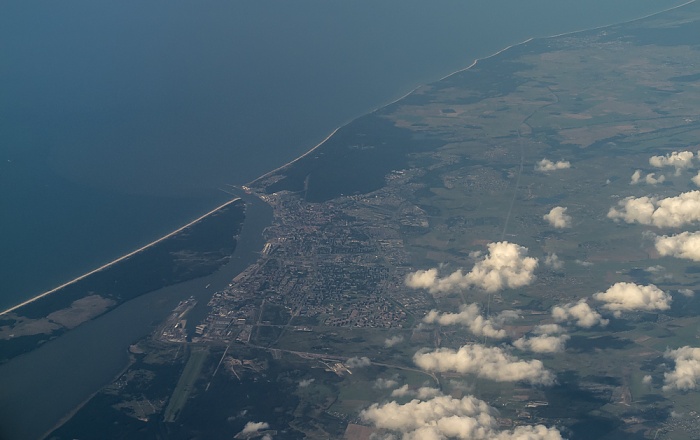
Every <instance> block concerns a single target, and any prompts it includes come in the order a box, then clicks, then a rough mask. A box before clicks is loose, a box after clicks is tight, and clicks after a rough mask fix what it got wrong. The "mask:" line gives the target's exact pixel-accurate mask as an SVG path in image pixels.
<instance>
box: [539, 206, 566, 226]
mask: <svg viewBox="0 0 700 440" xmlns="http://www.w3.org/2000/svg"><path fill="white" fill-rule="evenodd" d="M567 209H568V208H564V207H562V206H555V207H554V208H552V209H551V211H549V214H545V215H544V216H543V217H542V218H543V219H545V220H547V221H548V222H549V224H550V225H552V226H554V227H555V228H557V229H563V228H570V227H571V216H570V215H568V214H567V213H566V210H567Z"/></svg>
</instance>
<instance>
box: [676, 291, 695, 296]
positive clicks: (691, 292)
mask: <svg viewBox="0 0 700 440" xmlns="http://www.w3.org/2000/svg"><path fill="white" fill-rule="evenodd" d="M678 293H680V294H681V295H683V296H685V297H686V298H692V297H694V296H695V291H694V290H692V289H678Z"/></svg>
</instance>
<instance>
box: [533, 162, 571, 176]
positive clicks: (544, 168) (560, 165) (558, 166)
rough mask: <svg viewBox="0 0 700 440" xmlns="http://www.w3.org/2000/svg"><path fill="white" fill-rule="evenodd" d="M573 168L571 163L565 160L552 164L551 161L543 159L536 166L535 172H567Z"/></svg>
mask: <svg viewBox="0 0 700 440" xmlns="http://www.w3.org/2000/svg"><path fill="white" fill-rule="evenodd" d="M567 168H571V163H570V162H568V161H565V160H560V161H559V162H552V161H551V160H549V159H542V160H541V161H539V162H537V163H536V164H535V171H539V172H541V173H546V172H548V171H556V170H565V169H567Z"/></svg>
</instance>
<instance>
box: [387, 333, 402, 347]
mask: <svg viewBox="0 0 700 440" xmlns="http://www.w3.org/2000/svg"><path fill="white" fill-rule="evenodd" d="M402 342H403V336H401V335H398V336H392V337H390V338H386V339H385V340H384V346H385V347H387V348H391V347H393V346H394V345H396V344H400V343H402Z"/></svg>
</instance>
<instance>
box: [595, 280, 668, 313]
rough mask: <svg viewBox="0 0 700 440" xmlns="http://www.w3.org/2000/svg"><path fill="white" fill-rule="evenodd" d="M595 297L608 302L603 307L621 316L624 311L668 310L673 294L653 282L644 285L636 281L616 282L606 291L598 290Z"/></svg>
mask: <svg viewBox="0 0 700 440" xmlns="http://www.w3.org/2000/svg"><path fill="white" fill-rule="evenodd" d="M593 298H595V299H597V300H598V301H602V302H604V303H606V304H605V305H604V306H603V307H605V308H606V309H608V310H612V311H613V312H615V316H620V313H621V312H622V311H635V310H647V311H652V310H668V309H669V308H670V307H671V305H670V303H671V295H669V294H668V293H666V292H664V291H663V290H661V289H659V288H658V287H656V286H655V285H653V284H649V285H648V286H642V285H639V284H634V283H624V282H623V283H616V284H613V285H612V286H611V287H610V288H609V289H608V290H606V291H605V292H598V293H595V294H594V295H593Z"/></svg>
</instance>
